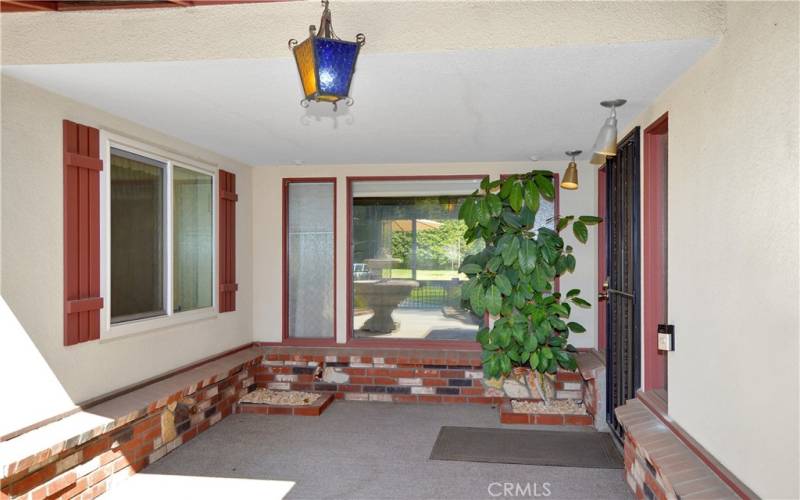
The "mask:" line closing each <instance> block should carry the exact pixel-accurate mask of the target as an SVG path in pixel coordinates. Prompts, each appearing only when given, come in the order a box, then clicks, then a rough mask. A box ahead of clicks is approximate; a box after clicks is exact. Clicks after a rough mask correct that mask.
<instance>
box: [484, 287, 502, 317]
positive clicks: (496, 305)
mask: <svg viewBox="0 0 800 500" xmlns="http://www.w3.org/2000/svg"><path fill="white" fill-rule="evenodd" d="M484 301H485V307H486V310H487V311H489V314H493V315H497V314H500V310H501V309H502V308H503V297H502V296H501V294H500V289H499V288H497V287H496V286H495V285H492V286H490V287H489V289H488V290H486V296H485V297H484Z"/></svg>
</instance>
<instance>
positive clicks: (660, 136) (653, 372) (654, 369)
mask: <svg viewBox="0 0 800 500" xmlns="http://www.w3.org/2000/svg"><path fill="white" fill-rule="evenodd" d="M668 133H669V113H664V114H663V115H661V116H660V117H659V118H658V119H656V120H655V121H654V122H653V123H651V124H650V125H649V126H648V127H647V128H646V129H645V131H644V193H643V195H644V196H643V198H644V220H643V222H644V224H643V225H644V231H643V232H644V242H643V243H644V245H643V251H644V254H643V257H644V276H643V281H644V283H643V287H644V307H643V309H644V311H643V313H644V321H643V324H642V337H643V342H644V389H645V390H651V389H663V390H666V387H667V376H666V374H667V353H666V352H661V351H659V350H658V333H657V327H658V324H660V323H663V322H665V321H666V320H667V294H666V286H667V284H666V280H667V269H666V266H667V264H666V262H667V260H666V259H667V180H666V174H667V168H668V162H669V159H668V158H666V157H665V155H664V154H663V146H664V141H665V140H667V141H668V140H669V139H668ZM659 392H660V391H659Z"/></svg>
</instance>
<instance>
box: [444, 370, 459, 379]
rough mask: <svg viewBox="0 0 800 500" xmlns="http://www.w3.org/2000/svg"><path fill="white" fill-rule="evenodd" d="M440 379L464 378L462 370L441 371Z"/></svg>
mask: <svg viewBox="0 0 800 500" xmlns="http://www.w3.org/2000/svg"><path fill="white" fill-rule="evenodd" d="M439 376H440V377H442V378H464V370H442V371H440V372H439Z"/></svg>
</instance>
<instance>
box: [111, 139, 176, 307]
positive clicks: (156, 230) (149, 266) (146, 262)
mask: <svg viewBox="0 0 800 500" xmlns="http://www.w3.org/2000/svg"><path fill="white" fill-rule="evenodd" d="M165 169H166V164H164V163H161V162H158V161H156V160H152V159H150V158H146V157H144V156H140V155H137V154H133V153H130V152H127V151H123V150H121V149H116V148H111V168H110V181H111V195H110V202H111V220H110V245H111V322H112V323H119V322H123V321H130V320H134V319H141V318H148V317H152V316H159V315H163V314H165V308H164V173H165Z"/></svg>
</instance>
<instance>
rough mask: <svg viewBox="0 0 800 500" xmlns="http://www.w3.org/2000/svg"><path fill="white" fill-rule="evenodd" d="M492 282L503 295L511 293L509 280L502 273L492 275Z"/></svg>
mask: <svg viewBox="0 0 800 500" xmlns="http://www.w3.org/2000/svg"><path fill="white" fill-rule="evenodd" d="M494 284H495V285H496V286H497V288H498V289H499V290H500V293H502V294H503V295H511V281H509V279H508V278H506V276H505V275H503V274H498V275H497V276H495V277H494Z"/></svg>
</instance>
